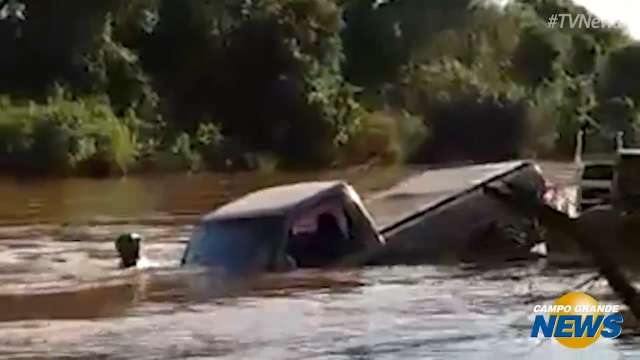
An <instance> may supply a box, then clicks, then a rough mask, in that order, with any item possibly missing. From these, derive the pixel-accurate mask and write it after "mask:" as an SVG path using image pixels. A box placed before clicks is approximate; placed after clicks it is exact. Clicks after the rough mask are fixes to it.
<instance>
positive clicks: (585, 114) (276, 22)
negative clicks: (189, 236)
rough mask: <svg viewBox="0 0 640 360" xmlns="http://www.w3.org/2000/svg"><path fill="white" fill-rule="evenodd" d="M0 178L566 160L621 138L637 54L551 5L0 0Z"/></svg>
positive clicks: (612, 32)
mask: <svg viewBox="0 0 640 360" xmlns="http://www.w3.org/2000/svg"><path fill="white" fill-rule="evenodd" d="M0 6H2V9H0V18H2V20H0V44H1V45H2V52H1V53H2V55H1V56H0V94H2V95H1V100H0V170H1V171H2V172H5V173H21V174H22V173H27V174H39V175H41V174H55V175H92V176H107V175H118V174H124V173H127V172H136V171H177V170H191V171H198V170H208V169H211V170H238V169H255V168H260V167H280V168H309V167H323V166H335V165H348V164H354V163H365V162H370V161H381V162H384V163H394V162H419V163H438V162H445V161H496V160H503V159H508V158H513V157H519V156H568V155H570V154H571V152H572V150H573V146H574V139H575V134H576V132H577V130H578V129H580V128H581V127H584V126H585V124H591V125H592V126H591V128H594V129H600V130H602V131H603V132H605V133H611V134H613V133H615V132H616V131H618V130H624V131H625V132H626V134H627V137H629V139H630V140H633V138H634V137H635V132H634V131H633V130H634V128H635V126H636V125H638V124H639V123H638V119H639V116H638V114H640V112H639V110H638V105H637V104H638V103H639V102H640V85H638V84H637V83H636V82H635V81H634V79H635V76H634V75H635V72H637V71H638V70H636V67H635V64H636V63H637V62H638V61H639V60H640V45H638V44H637V43H635V42H634V41H632V39H631V38H630V37H629V36H628V35H627V34H626V33H625V31H624V30H623V29H619V28H597V29H596V28H591V29H588V28H582V29H570V28H569V27H568V26H565V27H564V28H559V27H558V26H557V27H556V28H549V27H548V26H547V20H548V18H549V16H551V15H552V14H559V13H573V14H579V13H583V14H588V12H587V10H586V9H584V8H581V7H578V6H576V5H574V4H573V3H571V2H570V1H563V0H514V1H511V2H509V3H508V4H507V5H506V6H502V5H497V4H496V3H494V2H491V1H474V0H448V1H436V0H387V1H380V0H256V1H245V0H216V1H207V0H183V1H175V0H92V1H85V0H66V1H65V2H64V6H61V5H60V2H59V1H55V0H20V1H16V0H8V1H7V0H3V1H0Z"/></svg>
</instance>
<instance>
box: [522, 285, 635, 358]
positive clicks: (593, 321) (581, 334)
mask: <svg viewBox="0 0 640 360" xmlns="http://www.w3.org/2000/svg"><path fill="white" fill-rule="evenodd" d="M533 312H534V314H535V318H534V321H533V325H532V326H531V337H532V338H537V337H538V336H539V335H540V334H542V336H543V337H545V338H554V339H556V341H557V342H559V343H560V344H562V345H564V346H566V347H568V348H572V349H583V348H586V347H588V346H591V345H593V344H594V343H595V342H596V341H598V339H599V338H600V337H601V336H602V337H604V338H607V339H613V338H617V337H618V336H620V334H621V333H622V322H623V318H622V315H621V314H620V305H609V304H598V301H597V300H596V299H594V298H593V297H591V296H589V295H587V294H585V293H582V292H570V293H567V294H565V295H563V296H561V297H559V298H558V299H556V301H555V302H554V303H553V305H536V306H534V307H533ZM545 315H546V316H545Z"/></svg>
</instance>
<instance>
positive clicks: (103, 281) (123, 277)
mask: <svg viewBox="0 0 640 360" xmlns="http://www.w3.org/2000/svg"><path fill="white" fill-rule="evenodd" d="M546 168H547V169H548V171H551V172H552V175H553V177H554V178H555V179H559V181H567V179H569V178H570V169H568V168H567V167H565V166H561V165H557V164H550V165H548V166H546ZM417 171H419V169H406V168H403V169H364V168H360V169H351V170H348V171H340V172H338V171H336V172H323V173H306V174H296V175H291V174H277V173H276V174H271V173H270V174H254V173H251V174H248V173H245V174H234V175H218V174H202V175H192V176H186V175H167V176H149V177H130V178H127V179H125V180H85V179H68V180H38V181H35V180H14V179H5V180H2V181H0V199H3V200H2V202H0V358H24V359H32V358H51V357H54V358H67V359H85V358H93V359H96V358H97V359H100V358H104V359H112V358H113V359H174V358H190V359H196V358H223V359H224V358H229V359H301V358H310V359H399V358H403V359H425V358H436V359H440V358H447V359H450V358H459V359H469V358H480V359H498V358H514V357H522V358H527V359H529V358H531V359H535V358H541V357H549V358H581V359H585V358H589V359H604V358H612V359H617V358H625V357H627V356H628V357H640V347H639V346H638V345H637V341H636V340H635V339H633V338H623V339H618V340H614V341H605V340H601V341H599V342H598V343H597V344H596V345H594V346H593V347H591V348H589V350H588V351H575V350H569V349H565V348H562V347H561V346H560V345H559V344H557V343H555V342H554V341H551V340H543V339H530V338H529V337H528V335H529V332H530V325H531V318H532V315H531V309H532V307H533V305H534V303H537V302H539V301H543V302H552V300H553V299H554V298H555V297H557V296H558V295H560V294H562V293H564V292H565V291H567V290H569V289H572V288H573V287H574V286H575V285H576V284H579V283H580V282H582V281H583V280H585V279H588V278H589V277H591V276H592V275H593V272H592V271H590V270H588V269H570V270H566V269H565V270H561V269H555V268H549V267H547V266H546V264H545V263H544V261H538V262H529V263H520V264H510V265H508V266H483V267H478V266H470V265H440V266H420V267H380V268H366V269H354V270H344V271H307V270H305V271H295V272H292V273H288V274H267V275H262V276H256V277H253V278H249V279H242V280H240V279H233V278H228V277H225V276H223V275H222V274H219V273H212V272H206V271H204V270H202V269H181V268H179V267H178V264H179V259H180V255H181V253H182V251H183V248H184V246H185V242H186V241H187V239H188V236H189V234H190V231H191V229H192V224H194V223H195V222H196V221H197V219H198V218H199V216H200V215H201V214H203V213H205V212H207V211H209V210H211V209H213V208H214V207H216V206H217V205H220V204H221V203H224V202H226V201H228V200H230V199H233V198H235V197H237V196H240V195H242V194H245V193H247V192H249V191H252V190H255V189H258V188H261V187H264V186H270V185H276V184H281V183H287V182H292V181H300V180H315V179H336V178H340V179H347V180H349V181H350V182H352V183H353V184H354V185H355V187H356V189H357V190H358V191H359V192H360V193H361V194H363V197H365V198H366V197H367V195H368V194H371V193H372V192H376V191H379V190H382V189H385V188H387V187H388V186H390V185H391V184H394V183H396V182H397V181H399V180H400V179H402V178H404V177H406V176H407V175H409V174H411V173H415V172H417ZM125 231H136V232H138V233H140V234H142V235H143V236H144V238H145V242H144V245H143V257H144V259H143V261H142V264H141V266H140V268H138V269H129V270H120V269H118V268H117V259H116V253H115V250H114V248H113V240H114V238H115V237H116V236H117V235H118V234H120V233H122V232H125ZM588 290H589V291H590V293H591V294H592V295H594V296H595V297H596V298H598V299H599V300H601V301H610V302H615V301H616V299H615V298H614V297H612V295H611V294H610V290H609V288H608V287H607V284H606V282H604V281H598V282H596V283H595V284H592V285H591V287H590V288H589V289H588Z"/></svg>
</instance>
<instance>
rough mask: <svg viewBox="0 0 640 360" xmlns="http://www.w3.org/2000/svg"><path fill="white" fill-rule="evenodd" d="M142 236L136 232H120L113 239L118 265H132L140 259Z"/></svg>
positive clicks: (122, 266)
mask: <svg viewBox="0 0 640 360" xmlns="http://www.w3.org/2000/svg"><path fill="white" fill-rule="evenodd" d="M141 240H142V237H141V236H140V235H138V234H136V233H129V234H122V235H120V236H118V238H117V239H116V241H115V245H116V250H117V251H118V255H119V256H120V267H121V268H123V269H126V268H130V267H134V266H136V265H137V264H138V260H140V241H141Z"/></svg>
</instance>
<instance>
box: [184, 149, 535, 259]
mask: <svg viewBox="0 0 640 360" xmlns="http://www.w3.org/2000/svg"><path fill="white" fill-rule="evenodd" d="M492 182H502V183H504V182H517V183H519V184H520V186H528V187H530V188H532V189H533V190H534V192H536V193H537V194H539V196H540V197H542V196H543V192H544V180H543V179H542V176H541V173H540V171H539V169H538V168H537V166H536V165H535V164H533V163H531V162H527V161H514V162H506V163H497V164H485V165H474V166H465V167H457V168H449V169H435V170H428V171H425V172H423V173H421V174H419V175H417V176H414V177H411V178H409V179H407V180H406V181H404V182H402V183H400V184H397V185H396V186H394V187H393V188H391V189H388V190H386V191H383V192H380V193H378V194H374V195H372V196H370V197H368V199H367V201H363V200H362V199H361V197H360V196H359V195H358V193H357V192H356V191H355V190H354V189H353V187H352V186H351V185H349V184H347V183H346V182H343V181H325V182H305V183H297V184H290V185H283V186H277V187H272V188H267V189H263V190H259V191H257V192H254V193H250V194H248V195H246V196H244V197H241V198H239V199H237V200H235V201H232V202H231V203H229V204H226V205H223V206H222V207H220V208H218V209H216V210H215V211H213V212H211V213H209V214H207V215H205V216H204V217H203V218H202V220H201V221H200V223H199V224H198V225H197V226H196V228H195V230H194V232H193V234H192V236H191V239H190V240H189V243H188V245H187V247H186V249H185V251H184V254H183V257H182V264H183V265H198V266H206V267H221V268H224V269H226V270H229V271H232V272H261V271H286V270H291V269H296V268H322V267H330V266H366V265H392V264H423V263H432V262H440V261H451V260H452V259H455V260H456V261H457V260H462V261H476V260H478V258H479V257H480V255H482V257H483V258H490V259H494V260H495V259H499V260H509V259H521V258H526V257H528V256H530V249H531V248H532V247H533V246H534V245H535V244H536V243H537V239H536V237H535V236H534V235H533V234H534V233H535V231H534V230H535V222H534V221H532V220H530V219H526V218H521V217H516V216H513V215H512V214H511V212H509V211H508V210H507V209H506V207H504V206H503V205H502V204H501V203H500V202H499V201H496V200H494V199H493V198H492V197H489V196H486V195H485V194H484V192H483V191H482V189H483V187H484V186H486V185H487V184H490V183H492Z"/></svg>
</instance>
